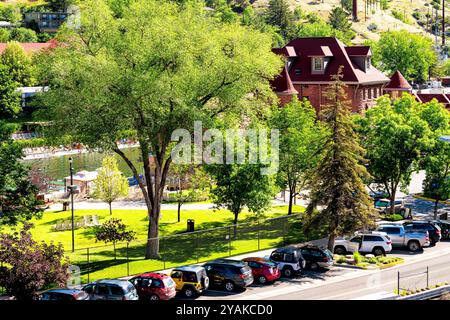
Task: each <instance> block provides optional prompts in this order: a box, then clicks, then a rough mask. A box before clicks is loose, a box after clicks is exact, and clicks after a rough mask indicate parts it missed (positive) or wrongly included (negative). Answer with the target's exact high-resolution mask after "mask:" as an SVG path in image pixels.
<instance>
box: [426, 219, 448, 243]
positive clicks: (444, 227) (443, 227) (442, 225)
mask: <svg viewBox="0 0 450 320" xmlns="http://www.w3.org/2000/svg"><path fill="white" fill-rule="evenodd" d="M430 222H433V223H435V224H437V225H438V226H439V227H440V228H441V236H442V238H441V239H450V221H449V220H431V221H430Z"/></svg>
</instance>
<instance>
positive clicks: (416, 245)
mask: <svg viewBox="0 0 450 320" xmlns="http://www.w3.org/2000/svg"><path fill="white" fill-rule="evenodd" d="M408 250H409V251H411V252H417V251H419V250H420V244H419V242H417V241H410V242H408Z"/></svg>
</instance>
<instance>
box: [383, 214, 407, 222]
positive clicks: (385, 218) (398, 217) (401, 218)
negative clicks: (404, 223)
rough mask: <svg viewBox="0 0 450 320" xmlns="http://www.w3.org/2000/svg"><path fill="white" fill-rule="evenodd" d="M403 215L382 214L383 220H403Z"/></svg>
mask: <svg viewBox="0 0 450 320" xmlns="http://www.w3.org/2000/svg"><path fill="white" fill-rule="evenodd" d="M403 219H404V218H403V216H402V215H401V214H398V213H395V214H387V215H385V216H384V220H387V221H400V220H403Z"/></svg>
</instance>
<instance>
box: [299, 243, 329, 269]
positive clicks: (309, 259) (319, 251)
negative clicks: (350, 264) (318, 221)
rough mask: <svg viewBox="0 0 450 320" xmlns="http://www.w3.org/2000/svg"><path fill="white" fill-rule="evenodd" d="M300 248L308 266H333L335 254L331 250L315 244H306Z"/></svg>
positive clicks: (310, 267)
mask: <svg viewBox="0 0 450 320" xmlns="http://www.w3.org/2000/svg"><path fill="white" fill-rule="evenodd" d="M300 249H301V253H302V256H303V258H304V259H305V262H306V268H309V269H311V270H319V269H320V268H329V267H331V266H333V254H332V253H331V252H330V250H328V249H324V248H319V247H318V246H313V245H305V246H302V247H300Z"/></svg>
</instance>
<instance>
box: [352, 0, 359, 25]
mask: <svg viewBox="0 0 450 320" xmlns="http://www.w3.org/2000/svg"><path fill="white" fill-rule="evenodd" d="M352 14H353V17H352V18H353V21H355V22H356V21H358V0H353V3H352Z"/></svg>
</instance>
